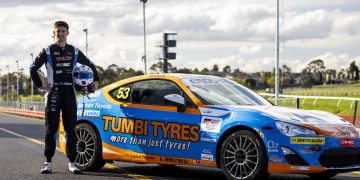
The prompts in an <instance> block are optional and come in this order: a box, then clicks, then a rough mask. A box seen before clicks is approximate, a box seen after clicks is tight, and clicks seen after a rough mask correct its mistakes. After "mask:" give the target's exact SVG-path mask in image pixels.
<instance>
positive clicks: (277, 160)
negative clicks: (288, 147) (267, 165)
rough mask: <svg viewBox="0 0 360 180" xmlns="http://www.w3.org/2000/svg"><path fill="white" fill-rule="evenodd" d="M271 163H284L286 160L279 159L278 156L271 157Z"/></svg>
mask: <svg viewBox="0 0 360 180" xmlns="http://www.w3.org/2000/svg"><path fill="white" fill-rule="evenodd" d="M270 161H272V162H284V159H283V158H282V157H279V156H278V155H270Z"/></svg>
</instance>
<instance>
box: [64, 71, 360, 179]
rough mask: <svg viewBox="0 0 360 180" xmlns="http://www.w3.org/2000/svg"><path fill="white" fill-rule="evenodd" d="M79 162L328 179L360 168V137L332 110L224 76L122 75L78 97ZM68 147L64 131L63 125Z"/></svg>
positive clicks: (238, 176)
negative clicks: (269, 96)
mask: <svg viewBox="0 0 360 180" xmlns="http://www.w3.org/2000/svg"><path fill="white" fill-rule="evenodd" d="M77 118H78V121H77V126H76V130H75V131H76V135H77V157H76V162H77V163H78V165H79V168H81V169H82V170H85V171H95V170H98V169H100V168H102V167H103V166H104V164H105V162H109V161H114V160H115V161H125V162H135V163H154V164H163V165H190V166H206V167H214V168H221V170H222V172H223V173H224V174H225V176H226V178H228V179H264V178H266V177H267V176H268V175H269V174H279V173H286V174H288V173H296V174H307V175H309V176H311V177H319V178H329V177H332V176H335V175H336V174H337V173H340V172H349V171H353V170H357V169H359V168H360V159H359V158H360V156H359V155H360V139H359V134H358V132H357V131H356V129H355V128H354V126H353V125H352V124H350V123H349V122H347V121H345V120H344V119H342V118H340V117H338V116H335V115H333V114H330V113H327V112H322V111H313V110H299V109H292V108H285V107H279V106H274V105H272V104H271V103H269V102H268V101H267V100H266V99H264V98H263V97H261V96H260V95H258V94H256V93H255V92H253V91H251V90H249V89H247V88H245V87H243V86H241V85H239V84H237V83H236V82H234V81H231V80H229V79H226V78H221V77H215V76H208V75H191V74H165V75H144V76H137V77H132V78H128V79H124V80H121V81H118V82H115V83H113V84H110V85H108V86H106V87H104V88H102V89H99V90H97V91H96V92H95V93H92V94H90V95H88V96H85V97H81V98H79V99H78V110H77ZM59 140H60V146H61V149H62V150H63V151H65V144H66V134H65V132H64V130H63V128H62V127H61V129H60V131H59Z"/></svg>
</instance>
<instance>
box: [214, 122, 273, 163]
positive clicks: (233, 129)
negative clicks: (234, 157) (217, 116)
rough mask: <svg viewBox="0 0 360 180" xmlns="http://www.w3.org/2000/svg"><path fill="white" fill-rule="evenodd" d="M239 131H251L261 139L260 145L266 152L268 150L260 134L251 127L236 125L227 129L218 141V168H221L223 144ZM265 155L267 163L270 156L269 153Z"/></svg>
mask: <svg viewBox="0 0 360 180" xmlns="http://www.w3.org/2000/svg"><path fill="white" fill-rule="evenodd" d="M237 130H249V131H251V132H253V133H254V134H255V136H257V137H258V138H259V139H261V141H260V143H261V144H262V145H263V147H264V148H265V150H266V149H267V148H266V145H265V142H264V139H263V138H262V137H261V136H260V135H259V133H258V132H257V131H256V130H255V129H253V128H251V127H249V126H245V125H236V126H233V127H231V128H229V129H227V130H226V131H225V132H224V133H223V134H222V135H221V136H220V138H219V140H218V143H217V145H216V165H217V167H218V168H220V149H221V145H222V143H223V142H224V140H225V138H226V137H227V136H229V135H230V134H231V133H233V132H235V131H237ZM265 155H266V161H265V162H268V154H267V151H266V152H265Z"/></svg>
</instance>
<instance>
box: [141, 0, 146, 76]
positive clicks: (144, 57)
mask: <svg viewBox="0 0 360 180" xmlns="http://www.w3.org/2000/svg"><path fill="white" fill-rule="evenodd" d="M140 2H142V3H143V22H144V55H143V57H142V59H143V61H144V65H145V74H146V28H145V3H146V2H147V0H140Z"/></svg>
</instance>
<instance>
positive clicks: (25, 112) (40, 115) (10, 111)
mask: <svg viewBox="0 0 360 180" xmlns="http://www.w3.org/2000/svg"><path fill="white" fill-rule="evenodd" d="M0 112H1V113H6V114H12V115H18V116H25V117H31V118H39V119H44V118H45V112H44V111H32V110H23V109H16V108H4V107H0Z"/></svg>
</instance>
